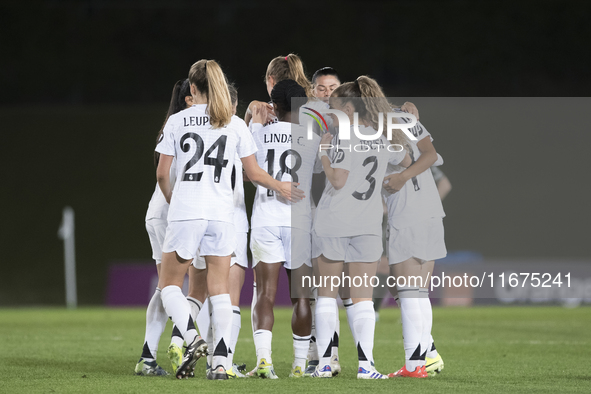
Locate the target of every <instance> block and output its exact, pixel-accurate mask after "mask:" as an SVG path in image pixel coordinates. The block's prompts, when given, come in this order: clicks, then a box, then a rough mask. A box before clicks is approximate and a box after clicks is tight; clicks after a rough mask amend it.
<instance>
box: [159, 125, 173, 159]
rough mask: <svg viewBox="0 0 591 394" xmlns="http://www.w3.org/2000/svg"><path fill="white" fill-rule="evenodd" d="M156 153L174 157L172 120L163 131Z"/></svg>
mask: <svg viewBox="0 0 591 394" xmlns="http://www.w3.org/2000/svg"><path fill="white" fill-rule="evenodd" d="M156 152H158V153H161V154H163V155H168V156H174V155H175V151H174V126H173V124H172V122H171V120H170V118H169V119H168V121H166V125H165V126H164V130H163V131H162V140H161V141H160V142H159V143H158V145H156Z"/></svg>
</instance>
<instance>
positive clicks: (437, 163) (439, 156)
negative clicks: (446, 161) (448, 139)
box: [431, 153, 443, 167]
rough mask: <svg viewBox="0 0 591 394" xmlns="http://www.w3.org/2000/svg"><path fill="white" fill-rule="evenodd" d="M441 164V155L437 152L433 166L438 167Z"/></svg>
mask: <svg viewBox="0 0 591 394" xmlns="http://www.w3.org/2000/svg"><path fill="white" fill-rule="evenodd" d="M442 164H443V157H441V155H440V154H439V153H438V154H437V160H435V163H433V166H435V167H439V166H440V165H442ZM433 166H431V167H433Z"/></svg>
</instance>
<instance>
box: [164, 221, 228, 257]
mask: <svg viewBox="0 0 591 394" xmlns="http://www.w3.org/2000/svg"><path fill="white" fill-rule="evenodd" d="M197 249H199V250H200V251H201V255H202V256H230V255H231V254H232V252H234V249H236V233H235V230H234V224H233V223H226V222H219V221H215V220H205V219H199V220H183V221H173V222H169V223H168V227H167V228H166V238H165V239H164V245H163V246H162V251H163V252H164V253H170V252H177V254H178V255H179V256H180V257H181V258H183V259H187V260H188V259H194V258H195V256H197Z"/></svg>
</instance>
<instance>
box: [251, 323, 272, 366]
mask: <svg viewBox="0 0 591 394" xmlns="http://www.w3.org/2000/svg"><path fill="white" fill-rule="evenodd" d="M272 341H273V333H272V332H271V331H269V330H256V331H255V332H254V347H255V349H256V352H257V365H259V364H260V362H261V359H262V358H264V359H265V361H267V363H269V364H273V360H272V359H271V342H272Z"/></svg>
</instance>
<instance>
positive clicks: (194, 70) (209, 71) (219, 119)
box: [189, 60, 232, 129]
mask: <svg viewBox="0 0 591 394" xmlns="http://www.w3.org/2000/svg"><path fill="white" fill-rule="evenodd" d="M189 81H190V82H191V84H192V85H195V87H196V88H197V90H198V91H199V92H200V93H201V94H205V96H206V98H207V114H208V115H209V119H210V123H211V125H212V127H213V128H214V129H220V128H222V127H224V126H227V125H228V124H229V123H230V120H231V119H232V100H231V98H230V92H229V91H228V83H227V82H226V76H225V75H224V72H223V71H222V68H221V67H220V66H219V64H217V62H216V61H215V60H199V61H198V62H197V63H195V64H193V65H192V66H191V69H190V70H189Z"/></svg>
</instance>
